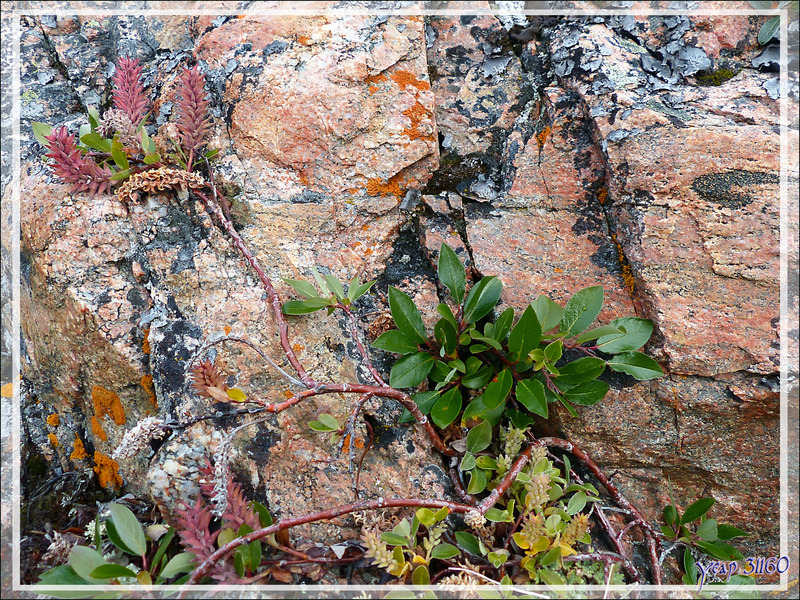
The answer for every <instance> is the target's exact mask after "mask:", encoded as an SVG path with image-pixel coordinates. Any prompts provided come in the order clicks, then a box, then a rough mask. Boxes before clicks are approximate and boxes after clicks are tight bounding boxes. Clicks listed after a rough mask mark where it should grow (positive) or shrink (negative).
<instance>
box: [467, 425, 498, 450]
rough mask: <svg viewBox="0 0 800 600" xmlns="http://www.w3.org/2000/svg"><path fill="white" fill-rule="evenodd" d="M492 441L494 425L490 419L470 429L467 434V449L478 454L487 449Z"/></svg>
mask: <svg viewBox="0 0 800 600" xmlns="http://www.w3.org/2000/svg"><path fill="white" fill-rule="evenodd" d="M491 443H492V426H491V425H489V422H488V421H483V422H482V423H481V424H480V425H477V426H475V427H473V428H472V429H470V430H469V433H468V434H467V450H468V451H470V452H472V453H473V454H477V453H478V452H480V451H481V450H485V449H486V448H488V447H489V444H491Z"/></svg>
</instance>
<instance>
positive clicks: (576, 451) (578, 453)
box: [537, 437, 662, 585]
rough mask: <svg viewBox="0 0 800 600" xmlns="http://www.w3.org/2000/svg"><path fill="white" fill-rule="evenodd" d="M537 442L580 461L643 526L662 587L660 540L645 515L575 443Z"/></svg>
mask: <svg viewBox="0 0 800 600" xmlns="http://www.w3.org/2000/svg"><path fill="white" fill-rule="evenodd" d="M537 442H539V443H541V444H545V445H546V446H550V447H553V448H561V449H562V450H564V451H566V452H569V453H570V454H572V455H573V456H574V457H575V458H577V459H578V460H580V461H581V462H582V463H583V464H585V465H586V466H587V467H588V468H589V470H590V471H591V472H592V474H593V475H594V476H595V477H596V478H597V480H598V481H599V482H600V483H601V484H603V487H605V488H606V489H607V490H608V493H609V494H611V497H612V498H613V499H614V501H615V502H616V503H617V504H618V505H619V506H620V508H624V509H625V510H627V511H628V512H629V513H630V514H631V515H633V518H634V520H635V521H636V522H637V523H638V524H639V525H641V527H642V529H643V530H644V536H645V541H646V543H647V550H648V553H649V554H650V564H651V570H652V574H653V583H654V584H656V585H661V581H662V580H661V566H660V565H659V562H658V544H657V542H656V540H657V539H658V533H657V532H656V530H655V529H654V528H653V526H652V525H650V523H648V522H647V520H646V519H645V518H644V515H643V514H642V513H641V512H640V511H639V509H638V508H636V507H635V506H634V505H633V504H631V503H630V501H629V500H628V499H627V498H626V497H625V496H623V495H622V492H620V491H619V489H618V488H617V486H615V485H614V484H613V483H611V482H610V481H609V480H608V477H606V474H605V473H603V471H602V470H601V469H600V467H599V466H598V465H597V463H596V462H594V461H593V460H592V459H591V458H590V457H589V455H588V454H586V452H584V451H583V450H581V449H580V448H579V447H578V446H576V445H575V443H574V442H569V441H567V440H564V439H561V438H554V437H546V438H539V439H538V440H537Z"/></svg>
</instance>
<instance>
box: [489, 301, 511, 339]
mask: <svg viewBox="0 0 800 600" xmlns="http://www.w3.org/2000/svg"><path fill="white" fill-rule="evenodd" d="M513 322H514V309H513V308H511V307H510V306H509V307H508V308H507V309H505V310H504V311H503V312H502V313H501V315H500V316H499V317H497V321H495V322H494V327H492V339H495V340H497V341H498V342H502V341H503V340H505V339H506V336H507V335H508V332H509V331H511V324H512V323H513Z"/></svg>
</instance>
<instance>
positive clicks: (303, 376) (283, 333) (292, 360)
mask: <svg viewBox="0 0 800 600" xmlns="http://www.w3.org/2000/svg"><path fill="white" fill-rule="evenodd" d="M194 192H195V194H197V196H198V197H199V198H200V199H201V200H202V201H203V202H204V203H205V205H206V208H207V209H208V210H209V211H210V212H211V213H212V214H213V215H214V216H215V217H216V218H217V220H218V221H219V222H220V224H221V225H222V226H223V227H224V229H225V231H227V232H228V235H230V236H231V238H232V239H233V243H234V245H235V246H236V248H237V249H238V250H239V252H241V253H242V256H244V257H245V259H246V260H247V262H248V263H249V264H250V266H251V267H252V268H253V270H254V271H255V272H256V273H257V274H258V277H259V279H260V280H261V284H262V285H263V286H264V289H265V290H266V292H267V298H268V299H269V302H270V304H271V305H272V312H273V315H274V316H275V323H276V324H277V326H278V334H279V335H280V338H281V347H282V348H283V351H284V352H285V353H286V358H287V360H288V361H289V364H290V365H292V368H293V369H294V370H295V372H296V373H297V376H298V377H300V380H301V381H302V382H303V384H305V385H306V387H309V388H313V387H315V386H316V385H317V382H315V381H314V380H313V379H311V377H310V376H309V375H308V373H306V370H305V367H303V365H302V364H300V361H299V360H298V359H297V355H296V354H295V353H294V350H293V349H292V344H291V343H290V342H289V327H288V326H287V325H286V320H285V319H284V318H283V312H282V307H281V301H280V298H278V293H277V292H276V291H275V288H274V287H273V285H272V280H271V279H270V278H269V276H268V275H267V274H266V273H265V272H264V269H262V268H261V265H260V264H259V262H258V259H256V257H255V256H253V253H252V252H250V248H248V247H247V244H245V243H244V240H242V237H241V236H240V235H239V232H238V231H236V228H235V227H234V226H233V223H231V222H230V221H229V220H228V218H227V217H226V216H225V215H224V214H223V212H222V209H221V208H220V207H219V205H218V204H217V203H216V202H215V201H214V200H213V199H211V198H209V197H208V196H207V195H205V194H204V193H202V192H200V191H198V190H194Z"/></svg>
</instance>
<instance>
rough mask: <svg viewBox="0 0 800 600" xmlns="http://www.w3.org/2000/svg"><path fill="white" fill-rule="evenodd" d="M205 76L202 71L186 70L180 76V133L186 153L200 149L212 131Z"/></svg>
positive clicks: (195, 68)
mask: <svg viewBox="0 0 800 600" xmlns="http://www.w3.org/2000/svg"><path fill="white" fill-rule="evenodd" d="M205 83H206V78H205V76H204V75H203V74H202V73H201V72H200V69H198V68H197V67H194V68H192V69H185V70H184V71H183V73H181V76H180V87H179V90H178V91H179V95H180V98H179V99H178V100H177V102H176V104H177V107H178V122H177V125H178V132H179V134H180V137H181V142H183V147H184V150H186V152H190V151H193V150H197V149H199V148H200V147H201V146H202V145H203V143H204V139H203V138H204V137H205V135H206V134H207V133H208V132H209V130H210V129H211V119H210V118H209V116H208V100H206V92H205V89H204V86H205Z"/></svg>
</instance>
